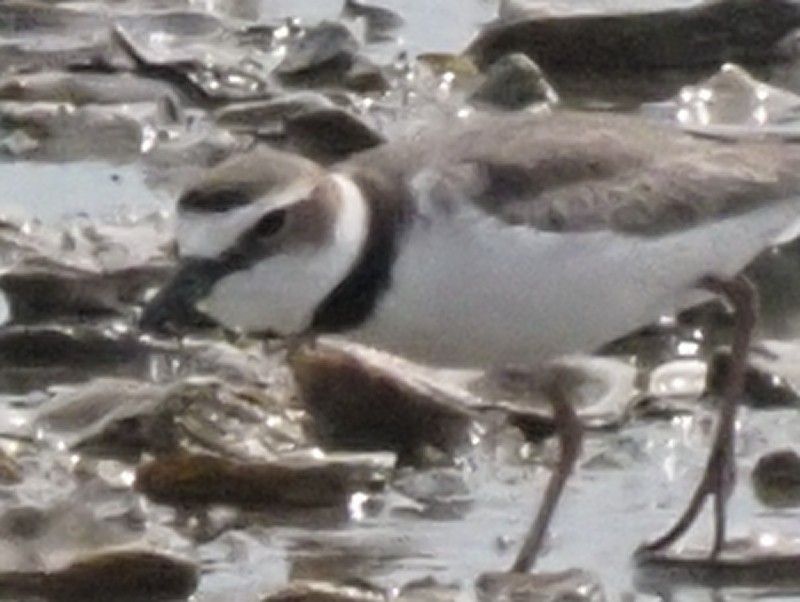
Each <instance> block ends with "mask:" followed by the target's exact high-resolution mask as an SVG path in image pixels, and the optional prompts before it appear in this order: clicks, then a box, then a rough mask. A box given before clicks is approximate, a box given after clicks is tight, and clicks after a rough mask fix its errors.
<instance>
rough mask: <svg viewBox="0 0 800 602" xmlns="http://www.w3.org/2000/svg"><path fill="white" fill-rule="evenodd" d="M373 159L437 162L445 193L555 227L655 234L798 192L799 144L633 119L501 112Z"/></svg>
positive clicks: (404, 165) (413, 167)
mask: <svg viewBox="0 0 800 602" xmlns="http://www.w3.org/2000/svg"><path fill="white" fill-rule="evenodd" d="M414 149H416V151H415V150H414ZM371 160H372V161H375V162H377V163H379V164H380V163H382V164H383V166H384V169H385V170H391V169H394V170H395V171H397V172H398V175H399V174H400V172H403V171H404V172H406V175H408V173H407V172H408V171H411V172H415V171H420V170H423V169H428V168H430V167H435V168H436V169H437V170H438V171H440V172H441V174H442V175H441V178H442V182H441V185H442V186H444V187H445V188H446V189H448V192H447V193H446V194H441V195H439V196H441V197H442V198H443V199H444V198H449V199H450V200H451V201H454V200H455V199H456V197H462V198H466V199H468V200H470V201H471V202H474V203H476V204H478V205H479V206H481V207H482V208H483V209H484V210H485V211H487V212H488V213H490V214H492V215H494V216H495V217H498V218H499V219H502V220H504V221H506V222H508V223H513V224H527V225H530V226H533V227H536V228H539V229H543V230H549V231H580V230H584V231H585V230H598V229H607V228H608V229H614V230H617V231H620V232H626V233H629V234H637V235H642V236H650V235H656V234H661V233H664V232H668V231H671V230H674V229H678V228H683V227H686V226H690V225H692V224H696V223H701V222H703V221H705V220H709V219H713V218H715V217H718V216H723V215H730V214H734V213H739V212H746V211H750V210H753V209H755V208H757V207H758V206H761V205H763V204H764V203H768V202H770V201H774V200H780V199H786V198H788V197H791V196H794V195H798V196H800V146H796V145H789V144H782V143H779V142H752V141H750V142H739V143H735V142H721V141H712V140H707V139H700V138H697V137H695V136H692V135H690V134H687V133H684V132H681V131H680V130H678V129H677V128H675V127H670V126H667V125H663V126H662V125H658V124H655V123H652V122H650V121H648V120H646V119H643V118H639V117H633V116H620V115H606V114H578V113H570V112H557V113H555V114H553V115H552V116H547V117H536V116H530V115H528V116H519V115H517V116H512V117H494V118H491V119H484V120H478V121H476V122H475V123H474V124H471V125H468V126H466V127H465V128H462V129H461V130H459V131H457V132H456V133H448V132H439V133H438V134H427V135H424V136H421V137H418V138H417V139H415V140H412V141H409V142H407V143H406V144H405V145H403V144H399V145H395V144H389V145H387V146H386V147H383V148H382V149H380V150H379V151H378V152H373V155H372V157H371ZM388 165H391V166H392V167H387V166H388ZM798 214H799V215H800V202H798Z"/></svg>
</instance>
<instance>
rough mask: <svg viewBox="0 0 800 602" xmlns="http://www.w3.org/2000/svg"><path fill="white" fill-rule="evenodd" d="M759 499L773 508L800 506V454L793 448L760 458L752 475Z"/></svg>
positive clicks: (754, 489) (755, 491)
mask: <svg viewBox="0 0 800 602" xmlns="http://www.w3.org/2000/svg"><path fill="white" fill-rule="evenodd" d="M750 479H751V482H752V485H753V491H754V493H755V494H756V497H757V498H758V500H759V501H760V502H761V503H762V504H764V505H765V506H769V507H771V508H791V507H796V506H800V456H798V455H797V452H795V451H794V450H791V449H783V450H779V451H774V452H770V453H768V454H765V455H763V456H762V457H761V458H759V460H758V462H757V463H756V465H755V467H754V468H753V473H752V474H751V475H750Z"/></svg>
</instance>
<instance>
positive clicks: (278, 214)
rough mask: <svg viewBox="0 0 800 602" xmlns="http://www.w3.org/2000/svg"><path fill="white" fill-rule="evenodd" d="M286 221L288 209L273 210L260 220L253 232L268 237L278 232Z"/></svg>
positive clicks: (260, 236)
mask: <svg viewBox="0 0 800 602" xmlns="http://www.w3.org/2000/svg"><path fill="white" fill-rule="evenodd" d="M285 223H286V209H278V210H277V211H271V212H270V213H267V214H266V215H265V216H264V217H262V218H261V219H260V220H258V223H257V224H256V225H255V226H254V227H253V230H252V233H253V234H254V235H255V236H258V237H259V238H266V237H268V236H273V235H275V234H277V233H278V232H279V231H280V229H281V228H283V225H284V224H285Z"/></svg>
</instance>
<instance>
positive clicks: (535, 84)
mask: <svg viewBox="0 0 800 602" xmlns="http://www.w3.org/2000/svg"><path fill="white" fill-rule="evenodd" d="M470 101H471V102H473V103H479V104H484V105H489V106H491V107H495V108H498V109H503V110H509V111H515V110H519V109H523V108H525V107H527V106H530V105H532V104H534V103H543V102H547V103H555V102H558V94H556V91H555V90H554V89H553V87H552V86H551V85H550V83H549V82H548V81H547V80H546V79H545V76H544V74H542V71H541V69H539V66H538V65H537V64H536V63H534V62H533V61H532V60H530V59H529V58H528V57H527V56H525V55H524V54H520V53H514V54H510V55H508V56H504V57H502V58H500V59H498V61H497V62H495V63H493V64H492V66H491V67H489V69H488V71H487V72H486V79H485V80H484V82H483V83H482V84H481V85H480V86H479V87H478V89H477V90H475V92H473V93H472V95H471V96H470Z"/></svg>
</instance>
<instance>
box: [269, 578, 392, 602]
mask: <svg viewBox="0 0 800 602" xmlns="http://www.w3.org/2000/svg"><path fill="white" fill-rule="evenodd" d="M386 600H387V596H386V594H384V593H383V592H380V591H377V590H375V589H368V588H365V587H359V586H357V585H349V584H337V583H326V582H323V581H293V582H292V583H289V584H288V585H287V586H286V587H283V588H281V589H280V590H278V591H276V592H273V593H271V594H269V595H268V596H267V597H266V598H264V599H263V600H262V602H385V601H386Z"/></svg>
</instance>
